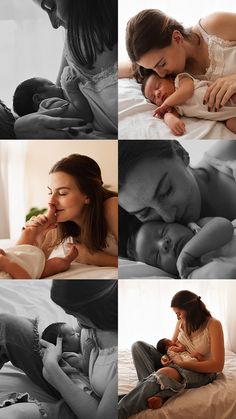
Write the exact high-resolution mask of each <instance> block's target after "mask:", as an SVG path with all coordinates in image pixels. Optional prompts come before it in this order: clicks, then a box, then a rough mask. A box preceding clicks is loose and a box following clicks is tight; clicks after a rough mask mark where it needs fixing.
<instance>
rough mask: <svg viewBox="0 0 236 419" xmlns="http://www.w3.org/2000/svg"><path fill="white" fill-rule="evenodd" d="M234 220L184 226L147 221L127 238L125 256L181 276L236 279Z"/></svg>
mask: <svg viewBox="0 0 236 419" xmlns="http://www.w3.org/2000/svg"><path fill="white" fill-rule="evenodd" d="M235 226H236V222H235V220H234V221H233V222H232V223H231V222H230V221H229V220H227V219H225V218H220V217H215V218H203V219H201V220H199V221H198V224H195V223H189V224H188V226H184V225H181V224H178V223H170V224H166V223H164V222H162V221H150V222H147V223H144V224H142V225H141V227H140V228H138V230H136V231H135V232H134V233H133V234H132V235H131V236H130V237H129V239H128V241H127V255H128V257H129V258H130V259H133V260H139V261H141V262H145V263H147V264H149V265H152V266H156V267H159V268H162V269H163V270H165V271H166V272H169V273H171V274H173V275H178V274H179V276H180V277H181V278H197V279H206V278H218V279H222V278H224V279H226V278H230V279H233V278H236V236H235V233H234V227H235Z"/></svg>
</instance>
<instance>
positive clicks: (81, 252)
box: [67, 243, 92, 265]
mask: <svg viewBox="0 0 236 419" xmlns="http://www.w3.org/2000/svg"><path fill="white" fill-rule="evenodd" d="M67 246H68V247H71V246H74V247H75V248H76V249H77V251H78V257H77V258H76V262H79V263H83V264H85V265H91V264H92V261H91V257H92V253H91V252H90V251H89V249H88V248H87V247H86V246H85V245H84V244H80V243H76V244H71V243H68V244H67Z"/></svg>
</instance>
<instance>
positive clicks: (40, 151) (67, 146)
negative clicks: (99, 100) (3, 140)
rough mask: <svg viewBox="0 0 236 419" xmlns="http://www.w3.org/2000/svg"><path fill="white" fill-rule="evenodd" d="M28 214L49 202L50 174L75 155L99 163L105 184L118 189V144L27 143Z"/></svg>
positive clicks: (95, 142)
mask: <svg viewBox="0 0 236 419" xmlns="http://www.w3.org/2000/svg"><path fill="white" fill-rule="evenodd" d="M25 143H26V146H27V147H26V156H25V186H24V196H25V203H24V205H25V212H28V210H29V209H30V208H31V207H34V206H37V207H44V206H45V205H47V202H48V195H47V193H48V191H47V186H48V184H49V181H48V179H49V177H48V173H49V171H50V169H51V167H52V166H53V164H55V163H56V162H57V161H58V160H60V159H61V158H63V157H66V156H69V155H70V154H72V153H79V154H84V155H87V156H89V157H92V158H93V159H94V160H96V162H97V163H98V164H99V166H100V168H101V171H102V178H103V182H104V184H106V185H107V184H108V185H110V186H111V188H112V189H117V173H118V169H117V141H115V140H114V141H110V140H109V141H107V140H104V141H98V140H94V141H93V140H89V141H84V140H81V141H79V140H66V141H65V140H61V141H60V140H51V141H49V140H39V141H26V142H25Z"/></svg>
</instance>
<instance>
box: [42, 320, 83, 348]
mask: <svg viewBox="0 0 236 419" xmlns="http://www.w3.org/2000/svg"><path fill="white" fill-rule="evenodd" d="M58 336H61V337H62V351H63V352H76V353H78V352H80V350H81V347H80V336H79V333H77V332H76V331H75V329H74V328H73V327H72V326H70V325H69V324H67V323H59V322H58V323H52V324H50V325H49V326H47V327H46V329H44V331H43V333H42V339H44V340H46V341H48V342H51V343H53V344H54V345H56V342H57V337H58Z"/></svg>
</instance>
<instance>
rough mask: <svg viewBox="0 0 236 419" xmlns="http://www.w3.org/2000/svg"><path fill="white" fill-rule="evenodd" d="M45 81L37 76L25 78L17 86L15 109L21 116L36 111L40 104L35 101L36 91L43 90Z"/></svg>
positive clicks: (14, 100)
mask: <svg viewBox="0 0 236 419" xmlns="http://www.w3.org/2000/svg"><path fill="white" fill-rule="evenodd" d="M43 86H44V81H43V80H42V79H39V78H37V77H32V78H31V79H28V80H25V81H23V82H22V83H20V84H19V86H17V88H16V90H15V93H14V96H13V109H14V112H16V113H17V115H19V116H24V115H28V114H30V113H33V112H36V111H37V110H38V106H37V105H36V104H35V103H34V101H33V96H34V94H35V93H41V92H42V91H43Z"/></svg>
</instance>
